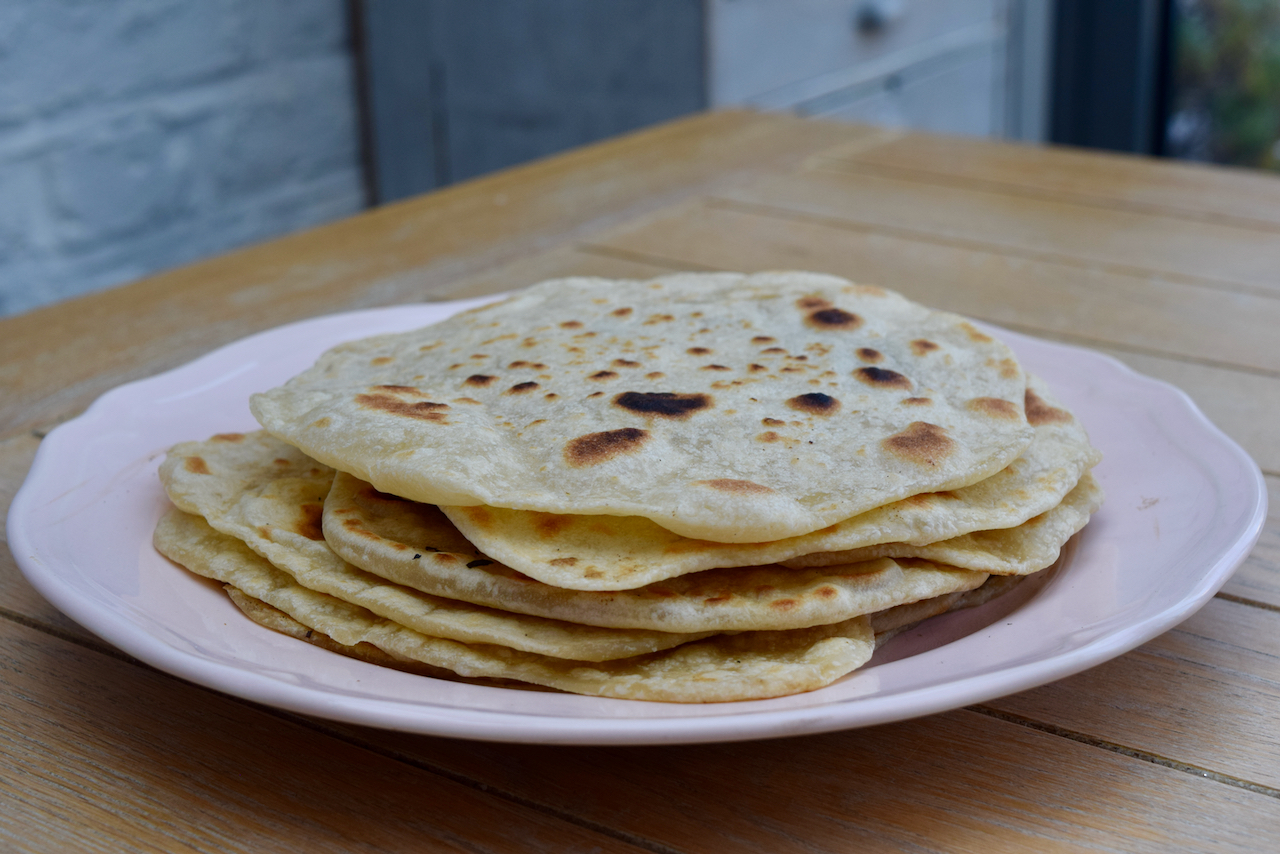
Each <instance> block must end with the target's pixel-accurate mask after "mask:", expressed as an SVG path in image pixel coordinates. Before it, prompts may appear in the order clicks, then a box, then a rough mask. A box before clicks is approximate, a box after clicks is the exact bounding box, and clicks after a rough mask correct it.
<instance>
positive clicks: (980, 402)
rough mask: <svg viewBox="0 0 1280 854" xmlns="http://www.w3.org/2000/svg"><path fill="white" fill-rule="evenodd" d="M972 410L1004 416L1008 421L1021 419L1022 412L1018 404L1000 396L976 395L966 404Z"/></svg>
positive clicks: (999, 416) (991, 415) (981, 413)
mask: <svg viewBox="0 0 1280 854" xmlns="http://www.w3.org/2000/svg"><path fill="white" fill-rule="evenodd" d="M964 407H965V409H968V410H969V411H970V412H977V413H979V414H980V415H988V416H990V417H992V418H1003V419H1005V420H1006V421H1021V420H1022V413H1021V412H1019V411H1018V407H1017V405H1016V404H1013V403H1010V402H1009V401H1007V400H1005V399H1003V398H1000V397H975V398H971V399H970V400H969V401H967V402H966V403H965V405H964Z"/></svg>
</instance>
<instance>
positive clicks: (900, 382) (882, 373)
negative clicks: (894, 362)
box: [853, 368, 911, 389]
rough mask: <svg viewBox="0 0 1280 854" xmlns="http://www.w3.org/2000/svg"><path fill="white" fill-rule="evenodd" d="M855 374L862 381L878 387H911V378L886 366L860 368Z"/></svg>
mask: <svg viewBox="0 0 1280 854" xmlns="http://www.w3.org/2000/svg"><path fill="white" fill-rule="evenodd" d="M853 375H854V376H855V377H857V378H858V379H860V380H862V382H864V383H866V384H867V385H870V386H875V387H876V388H905V389H909V388H911V380H909V379H907V378H906V377H904V376H903V375H902V374H900V373H898V372H897V371H890V370H887V369H885V368H858V370H856V371H854V372H853Z"/></svg>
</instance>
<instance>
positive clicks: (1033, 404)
mask: <svg viewBox="0 0 1280 854" xmlns="http://www.w3.org/2000/svg"><path fill="white" fill-rule="evenodd" d="M1025 406H1026V408H1027V420H1028V421H1030V422H1031V423H1032V424H1033V425H1035V426H1036V427H1039V426H1040V425H1041V424H1067V423H1069V422H1070V421H1071V413H1070V412H1067V411H1066V410H1065V409H1059V408H1058V407H1056V406H1050V405H1049V404H1047V403H1045V402H1044V398H1042V397H1040V395H1038V394H1036V393H1035V392H1034V391H1032V390H1031V389H1027V395H1026V404H1025Z"/></svg>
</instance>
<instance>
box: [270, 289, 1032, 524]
mask: <svg viewBox="0 0 1280 854" xmlns="http://www.w3.org/2000/svg"><path fill="white" fill-rule="evenodd" d="M1025 388H1026V380H1025V377H1024V375H1023V372H1022V369H1021V368H1020V367H1019V365H1018V363H1017V361H1016V359H1015V358H1014V356H1013V354H1012V352H1011V351H1010V350H1009V349H1008V348H1007V347H1006V346H1005V345H1003V344H1001V343H1000V342H998V341H996V340H994V339H992V338H991V337H990V336H988V335H985V334H983V333H982V332H980V331H979V330H978V329H976V328H975V327H973V326H972V325H970V324H969V323H967V322H966V321H964V320H963V319H961V318H960V317H958V316H956V315H952V314H947V313H944V312H938V311H933V310H930V309H927V308H924V307H923V306H920V305H918V304H916V303H913V302H911V301H909V300H907V299H905V298H903V297H901V296H899V295H898V294H895V293H892V292H889V291H885V290H882V289H880V288H874V287H866V286H859V285H854V284H851V283H850V282H848V281H846V280H844V279H839V278H836V277H833V276H824V275H817V274H810V273H762V274H756V275H751V276H743V275H739V274H730V273H716V274H679V275H674V276H668V277H665V278H661V279H655V280H652V281H647V282H638V281H610V280H604V279H563V280H557V281H552V282H546V283H543V284H541V285H537V286H534V287H532V288H529V289H527V290H525V291H522V292H521V293H519V294H517V295H515V296H513V297H511V298H510V299H508V300H506V301H504V302H502V303H498V304H495V305H490V306H486V307H484V308H481V309H476V310H473V311H470V312H465V313H463V314H459V315H456V316H454V317H451V318H449V319H448V320H445V321H442V322H441V323H438V324H435V325H434V326H429V327H426V328H424V329H420V330H417V331H414V332H409V333H404V334H399V335H388V336H380V337H377V338H372V339H366V340H364V341H358V342H354V343H350V344H345V345H342V346H339V347H337V348H334V349H333V350H330V351H329V352H328V353H326V354H325V355H324V356H322V357H321V359H320V360H319V361H318V362H317V364H316V365H315V366H314V367H313V368H311V369H310V370H308V371H306V372H304V373H303V374H301V375H299V376H297V377H295V378H294V379H292V380H290V381H289V382H288V383H287V384H285V385H284V386H282V387H280V388H276V389H273V390H271V391H269V392H267V393H265V394H259V395H255V396H254V397H253V398H252V400H251V407H252V409H253V412H254V415H255V416H256V417H257V418H258V420H259V421H260V422H261V423H262V425H263V426H264V427H266V428H267V429H268V430H269V431H271V432H272V433H273V434H275V435H277V436H279V437H281V438H283V439H284V440H285V441H287V442H288V443H290V444H292V445H296V446H297V447H299V448H301V449H302V450H304V451H305V452H306V453H308V454H309V455H311V456H312V457H314V458H316V459H318V460H320V461H322V462H324V463H325V464H327V465H331V466H333V467H334V468H337V469H339V470H341V471H346V472H350V473H352V474H355V475H356V476H357V477H359V478H361V479H363V480H366V481H368V482H370V483H372V484H374V485H375V486H376V487H377V488H378V489H379V490H381V491H383V492H386V493H391V494H395V495H400V496H402V497H405V498H409V499H412V500H415V501H419V502H423V503H428V504H436V505H448V506H467V505H479V504H487V505H491V506H494V507H506V508H511V509H519V510H536V511H543V512H549V513H560V514H587V515H596V514H609V515H617V516H643V517H645V518H648V519H651V520H652V521H654V522H656V523H657V524H658V525H661V526H663V527H664V528H667V529H668V530H671V531H675V532H676V533H679V534H681V535H683V536H686V537H695V538H700V539H706V540H714V541H717V542H759V541H764V540H776V539H781V538H783V537H792V536H798V535H801V534H805V533H808V532H810V531H814V530H817V529H819V528H823V527H825V526H827V525H830V524H832V523H834V522H838V521H840V520H842V519H847V518H849V517H851V516H854V515H856V514H859V513H863V512H865V511H867V510H870V509H872V508H875V507H880V506H883V505H885V504H888V503H890V502H893V501H897V500H900V499H902V498H906V497H908V496H911V495H916V494H919V493H922V492H935V491H939V490H948V489H955V488H958V487H963V486H967V485H969V484H972V483H976V482H978V481H980V480H982V479H984V478H987V477H989V476H991V475H993V474H995V473H996V472H998V471H1000V470H1001V469H1003V468H1004V467H1005V466H1007V465H1008V464H1009V463H1010V462H1012V461H1013V460H1014V459H1015V458H1017V457H1018V456H1019V454H1021V453H1022V451H1023V450H1024V449H1025V448H1026V447H1027V445H1028V444H1029V443H1030V441H1031V436H1032V428H1031V426H1030V424H1029V423H1028V422H1027V419H1026V417H1025V414H1024V391H1025Z"/></svg>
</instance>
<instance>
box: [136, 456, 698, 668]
mask: <svg viewBox="0 0 1280 854" xmlns="http://www.w3.org/2000/svg"><path fill="white" fill-rule="evenodd" d="M160 479H161V482H162V483H163V484H164V486H165V490H166V492H167V493H168V494H169V497H170V500H172V501H173V503H174V504H175V505H176V506H177V507H178V508H180V509H181V510H184V511H186V512H188V513H192V514H196V515H199V516H201V517H202V518H203V519H205V520H206V521H207V522H208V523H209V524H210V525H211V526H212V527H213V528H214V529H215V530H216V531H219V532H221V533H223V534H226V535H229V536H231V537H235V538H236V539H238V540H240V541H242V542H244V543H245V544H247V545H248V546H249V547H250V548H251V549H253V551H255V552H257V553H258V554H259V555H262V556H263V557H264V558H266V559H267V560H269V561H270V562H271V563H272V564H274V565H275V566H276V567H277V568H279V569H282V570H284V571H285V572H287V573H288V574H289V575H290V576H291V577H292V578H293V579H294V580H295V581H297V582H298V583H299V584H301V585H303V586H305V587H307V588H310V589H312V590H316V591H319V592H322V593H326V594H329V595H331V596H334V597H336V598H338V599H342V600H343V601H346V602H350V603H352V604H355V605H359V606H362V607H364V608H367V609H369V610H370V611H372V612H374V613H375V614H378V615H379V616H381V617H385V618H387V619H390V620H394V621H396V622H398V623H401V624H403V625H406V626H408V627H410V628H413V629H415V630H417V631H420V632H423V633H426V634H430V635H434V636H438V637H444V638H450V639H452V640H457V641H461V642H463V643H492V644H501V645H504V646H509V647H513V648H515V649H522V650H525V651H527V652H534V653H538V654H541V655H549V656H556V657H559V658H568V659H580V660H590V661H604V660H608V659H614V658H628V657H631V656H635V655H640V654H643V653H647V652H653V651H655V650H660V649H668V648H670V647H673V646H677V645H679V644H682V643H687V642H688V641H690V640H697V639H699V638H701V637H705V636H706V634H707V633H705V632H704V633H701V634H673V633H671V632H659V631H650V630H644V629H615V628H599V627H596V626H587V625H572V624H569V623H565V622H562V621H560V620H552V619H546V618H543V617H538V616H529V615H526V614H517V613H509V612H506V611H501V610H495V609H493V608H488V607H483V606H481V605H474V604H470V603H468V602H460V601H457V600H453V599H447V598H442V597H439V596H431V595H428V594H426V593H423V592H421V591H419V590H415V589H412V588H409V587H404V586H401V585H398V584H394V583H391V582H388V581H387V580H386V579H384V578H382V577H380V576H377V575H373V574H371V573H368V572H364V571H362V570H360V569H357V568H356V567H354V566H352V565H350V564H349V563H347V562H346V561H344V560H343V559H342V558H340V557H338V556H337V555H336V554H334V552H333V551H332V550H331V549H330V548H329V546H328V544H327V543H325V541H324V537H323V533H322V531H321V525H320V520H321V513H322V509H323V502H324V499H325V496H326V495H327V494H328V492H329V487H330V486H331V484H332V483H333V470H332V469H330V468H328V467H326V466H322V465H320V464H319V463H317V462H316V461H315V460H313V459H311V458H310V457H308V456H306V455H305V454H303V453H302V452H301V451H298V450H297V449H296V448H291V447H289V446H288V445H286V444H284V443H283V442H281V441H280V440H279V439H276V438H274V437H272V436H270V435H268V434H267V433H265V432H257V433H249V434H239V433H228V434H221V435H219V436H215V437H214V438H212V439H210V440H208V441H205V442H185V443H183V444H180V445H176V446H174V447H173V448H172V449H171V450H170V451H169V455H168V457H167V458H166V459H165V462H164V463H162V464H161V466H160ZM202 542H203V543H204V545H205V547H206V548H208V549H216V548H219V547H220V546H221V545H222V544H224V543H225V541H224V540H223V539H219V538H216V537H213V536H206V537H205V538H204V539H203V541H202Z"/></svg>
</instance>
